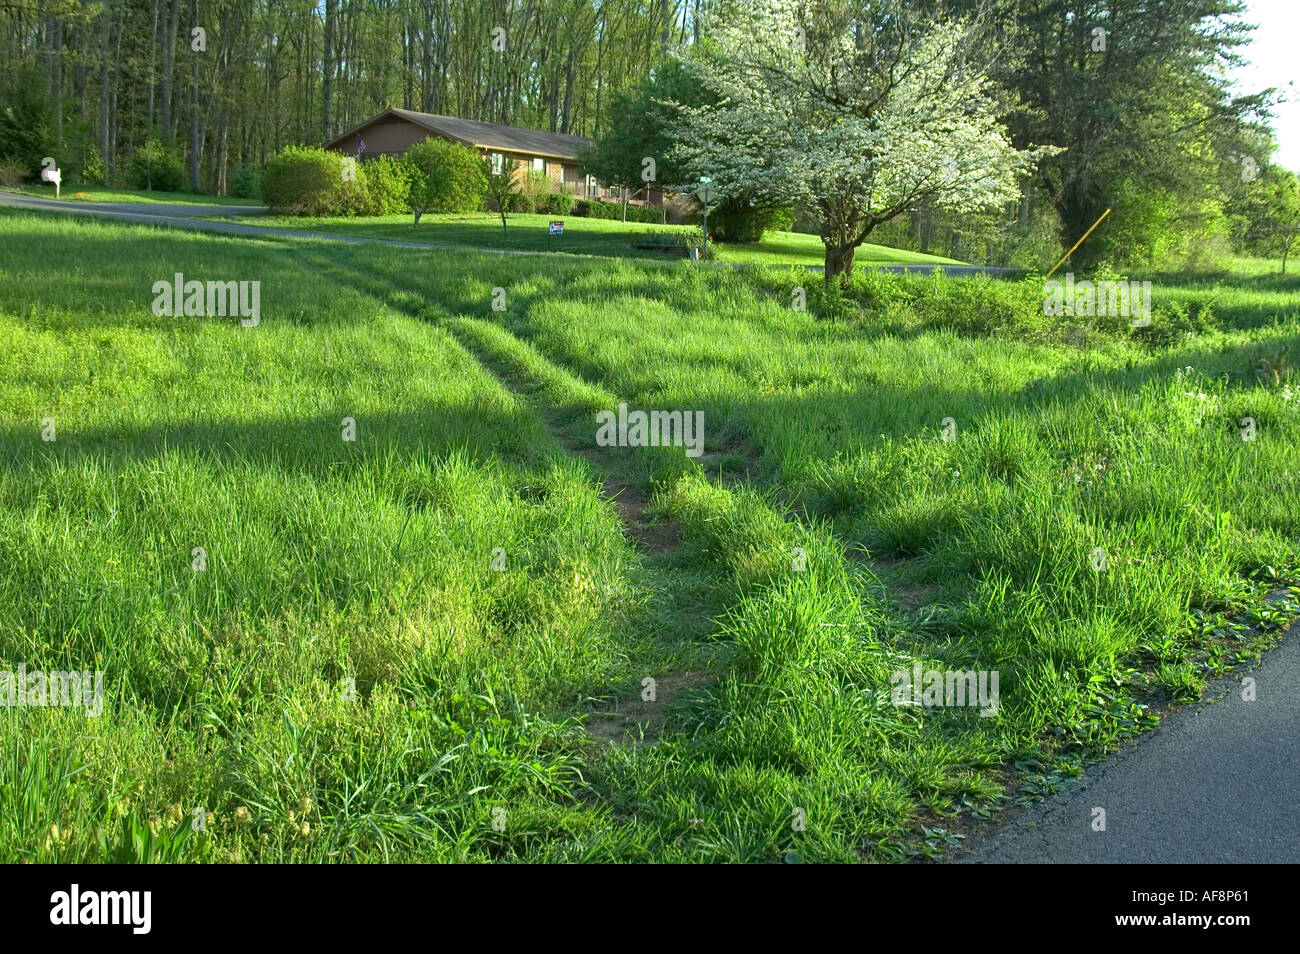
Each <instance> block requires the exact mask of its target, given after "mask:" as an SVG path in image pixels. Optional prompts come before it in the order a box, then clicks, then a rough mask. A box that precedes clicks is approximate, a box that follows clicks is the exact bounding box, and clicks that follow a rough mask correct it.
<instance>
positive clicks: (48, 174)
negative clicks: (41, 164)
mask: <svg viewBox="0 0 1300 954" xmlns="http://www.w3.org/2000/svg"><path fill="white" fill-rule="evenodd" d="M41 178H42V179H44V180H45V181H46V182H53V183H54V198H56V199H57V198H58V197H59V185H60V184H61V183H62V181H63V174H62V173H61V172H60V171H59V170H58V169H48V168H47V169H42V170H41Z"/></svg>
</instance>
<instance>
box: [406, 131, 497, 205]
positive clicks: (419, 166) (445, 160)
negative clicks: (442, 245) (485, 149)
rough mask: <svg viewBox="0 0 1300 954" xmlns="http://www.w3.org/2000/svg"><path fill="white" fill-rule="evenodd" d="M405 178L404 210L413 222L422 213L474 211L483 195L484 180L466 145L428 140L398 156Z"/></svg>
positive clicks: (480, 169) (486, 182) (481, 171)
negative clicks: (410, 212)
mask: <svg viewBox="0 0 1300 954" xmlns="http://www.w3.org/2000/svg"><path fill="white" fill-rule="evenodd" d="M402 160H403V162H404V163H405V165H406V169H407V175H408V179H409V192H408V196H409V198H408V203H407V206H406V208H409V209H411V210H412V211H413V212H415V213H416V222H417V223H418V222H419V217H420V216H421V215H423V214H424V213H426V212H429V213H454V212H476V211H478V210H479V209H480V208H481V207H482V205H483V199H484V197H485V196H486V195H487V191H488V180H487V176H486V175H485V174H484V171H483V163H482V161H481V160H480V159H479V156H478V153H476V152H475V151H474V150H473V149H470V148H469V147H468V146H462V145H460V144H459V143H454V142H448V141H447V140H445V139H437V138H433V137H430V138H429V139H426V140H424V141H423V142H420V143H417V144H416V145H414V146H412V147H411V148H410V149H408V150H407V152H406V155H405V156H403V157H402Z"/></svg>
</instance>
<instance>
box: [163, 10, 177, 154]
mask: <svg viewBox="0 0 1300 954" xmlns="http://www.w3.org/2000/svg"><path fill="white" fill-rule="evenodd" d="M180 20H181V0H172V5H171V13H170V16H168V17H167V18H166V25H165V29H164V31H163V69H162V89H161V91H160V97H159V98H160V102H159V111H160V113H161V116H162V129H163V138H164V139H166V140H167V144H168V145H169V146H170V145H172V144H173V143H175V141H176V135H175V131H176V113H177V112H178V110H176V109H174V108H173V107H172V86H173V80H174V79H175V76H174V73H175V71H176V31H177V30H178V29H180Z"/></svg>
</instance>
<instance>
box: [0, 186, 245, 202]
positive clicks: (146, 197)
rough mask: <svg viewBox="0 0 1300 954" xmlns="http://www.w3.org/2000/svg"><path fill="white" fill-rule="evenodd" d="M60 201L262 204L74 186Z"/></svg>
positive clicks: (25, 191)
mask: <svg viewBox="0 0 1300 954" xmlns="http://www.w3.org/2000/svg"><path fill="white" fill-rule="evenodd" d="M5 191H6V192H17V193H18V194H19V195H31V196H36V197H37V198H41V199H53V198H54V186H52V185H30V186H23V187H22V188H21V189H6V190H5ZM59 198H60V199H66V200H68V201H76V202H141V203H145V204H157V205H229V206H255V205H261V204H262V203H261V200H260V199H236V198H234V197H232V196H218V195H196V194H194V193H193V192H147V191H145V190H143V189H110V188H107V187H106V186H96V185H79V186H74V185H69V184H66V183H65V184H64V185H63V187H62V188H61V189H60V190H59Z"/></svg>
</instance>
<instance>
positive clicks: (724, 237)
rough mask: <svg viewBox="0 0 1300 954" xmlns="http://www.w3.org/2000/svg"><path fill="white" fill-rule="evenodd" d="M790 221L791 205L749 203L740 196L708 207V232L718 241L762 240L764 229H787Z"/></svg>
mask: <svg viewBox="0 0 1300 954" xmlns="http://www.w3.org/2000/svg"><path fill="white" fill-rule="evenodd" d="M793 224H794V209H793V208H792V207H772V206H765V205H750V204H749V201H748V200H747V199H743V198H735V199H728V200H726V201H725V202H720V203H719V204H718V207H717V208H716V209H710V210H709V234H711V235H712V236H713V237H714V238H715V239H716V240H717V241H719V242H748V243H752V242H761V241H762V240H763V233H764V232H768V231H771V230H773V229H782V230H788V229H789V228H790V227H791V226H792V225H793Z"/></svg>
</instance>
